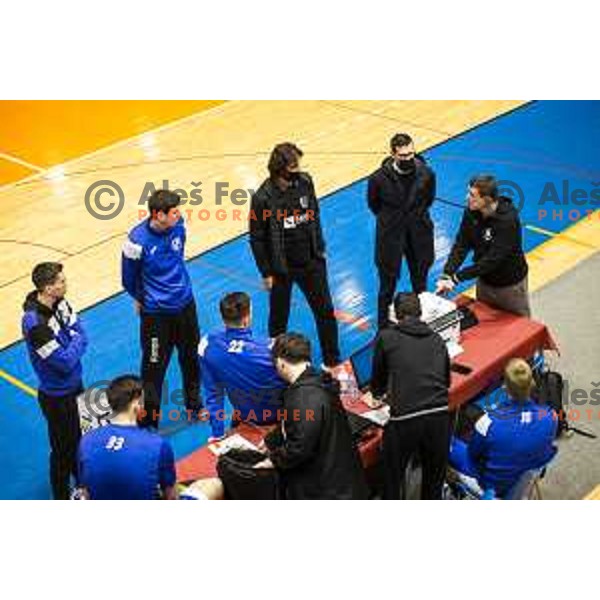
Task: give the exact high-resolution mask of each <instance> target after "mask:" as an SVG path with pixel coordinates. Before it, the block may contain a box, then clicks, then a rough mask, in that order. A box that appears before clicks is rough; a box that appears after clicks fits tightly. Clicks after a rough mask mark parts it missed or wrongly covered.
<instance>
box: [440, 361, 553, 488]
mask: <svg viewBox="0 0 600 600" xmlns="http://www.w3.org/2000/svg"><path fill="white" fill-rule="evenodd" d="M504 386H505V390H506V395H505V397H504V399H503V400H502V401H501V402H500V404H499V405H498V407H497V408H494V409H493V410H490V411H489V412H485V413H484V414H483V415H482V416H481V417H480V418H479V419H478V420H477V422H476V423H475V428H474V431H473V435H472V438H471V439H470V441H469V442H464V441H463V440H461V439H459V438H456V437H455V438H454V439H453V440H452V445H451V448H450V465H451V466H452V467H453V468H454V469H456V470H457V471H458V472H459V474H462V475H466V476H467V477H473V478H475V479H476V480H477V482H478V483H479V486H480V487H481V488H482V490H494V493H495V494H496V496H498V497H500V498H502V497H504V496H506V495H507V494H508V493H509V492H510V490H511V488H512V487H513V486H514V485H515V484H516V483H517V482H518V481H519V479H520V477H521V476H522V475H523V474H524V473H525V472H526V471H530V470H532V469H538V468H540V467H543V466H544V465H545V464H546V463H548V462H549V461H550V459H551V458H552V457H553V456H554V455H555V454H556V447H555V446H554V439H555V437H556V427H557V420H556V415H555V413H554V411H553V410H552V409H551V408H550V407H549V406H545V405H541V404H537V403H536V402H534V401H533V400H532V399H531V390H532V389H533V386H534V380H533V374H532V372H531V367H530V366H529V365H528V364H527V362H526V361H524V360H522V359H520V358H514V359H512V360H511V361H510V362H509V363H508V365H507V366H506V369H505V371H504Z"/></svg>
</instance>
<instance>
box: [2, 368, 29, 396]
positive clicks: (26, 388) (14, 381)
mask: <svg viewBox="0 0 600 600" xmlns="http://www.w3.org/2000/svg"><path fill="white" fill-rule="evenodd" d="M0 377H2V379H4V380H5V381H8V383H12V384H13V385H14V386H15V387H18V388H19V389H20V390H22V391H24V392H25V393H26V394H29V395H30V396H33V397H34V398H37V391H36V390H35V389H34V388H32V387H31V386H29V385H27V384H26V383H23V382H22V381H21V380H19V379H17V378H16V377H14V376H13V375H11V374H10V373H7V372H6V371H4V370H3V369H0Z"/></svg>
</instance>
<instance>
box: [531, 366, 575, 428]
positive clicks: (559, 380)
mask: <svg viewBox="0 0 600 600" xmlns="http://www.w3.org/2000/svg"><path fill="white" fill-rule="evenodd" d="M533 378H534V380H535V388H534V390H533V393H532V396H533V399H534V400H536V401H537V402H538V404H547V405H548V406H549V407H550V408H552V409H553V410H554V412H555V413H556V416H557V418H558V427H557V428H556V437H559V436H561V435H562V434H563V433H564V432H565V431H567V430H568V429H569V422H568V421H567V415H566V411H565V408H564V397H565V384H564V381H563V376H562V375H561V374H560V373H557V372H556V371H540V370H536V371H534V373H533Z"/></svg>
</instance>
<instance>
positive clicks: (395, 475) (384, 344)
mask: <svg viewBox="0 0 600 600" xmlns="http://www.w3.org/2000/svg"><path fill="white" fill-rule="evenodd" d="M394 310H395V313H396V319H397V324H396V325H394V326H392V327H389V328H385V329H382V330H381V331H380V332H379V334H378V335H377V338H376V340H375V350H374V358H373V374H372V379H371V392H372V395H373V398H374V401H373V403H372V405H373V406H376V405H377V404H379V403H381V400H382V399H384V398H385V401H386V402H387V403H388V404H389V406H390V420H389V422H388V423H387V425H386V426H385V430H384V435H383V466H384V471H385V485H384V498H386V499H399V498H401V497H402V493H401V490H402V489H403V488H404V485H403V484H404V476H405V472H406V467H407V465H408V462H409V460H410V458H411V457H412V456H413V455H414V454H415V453H418V456H419V457H420V460H421V465H422V468H423V482H422V486H421V498H423V499H424V500H439V499H441V495H442V486H443V483H444V476H445V473H446V465H447V462H448V450H449V437H448V434H449V431H448V429H449V421H448V389H449V387H450V359H449V357H448V351H447V349H446V344H445V343H444V341H443V340H442V338H441V337H440V336H439V335H438V334H437V333H435V332H434V331H433V330H432V329H431V328H430V327H429V326H428V325H426V324H425V323H423V322H422V321H421V320H420V316H421V304H420V301H419V298H418V296H417V295H416V294H413V293H399V294H397V295H396V297H395V299H394ZM367 403H369V404H370V403H371V402H370V401H369V400H367Z"/></svg>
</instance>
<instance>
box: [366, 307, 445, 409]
mask: <svg viewBox="0 0 600 600" xmlns="http://www.w3.org/2000/svg"><path fill="white" fill-rule="evenodd" d="M449 387H450V358H449V356H448V350H447V349H446V344H445V342H444V340H443V339H442V338H441V337H440V336H439V335H438V334H437V333H435V332H434V331H433V330H432V329H431V328H430V327H429V326H428V325H427V324H426V323H423V322H422V321H420V320H419V319H417V318H414V317H408V318H406V319H404V320H403V321H402V322H401V323H398V324H397V325H394V326H393V327H389V328H387V329H382V330H381V331H380V332H379V333H378V335H377V338H376V339H375V352H374V358H373V375H372V379H371V391H372V393H373V395H374V396H375V397H380V396H382V395H383V394H384V393H386V392H387V400H386V401H387V402H388V404H389V405H390V414H391V417H392V418H396V417H404V418H407V417H409V416H416V415H418V414H419V413H421V412H433V411H436V410H440V411H441V410H443V409H447V408H448V389H449Z"/></svg>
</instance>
